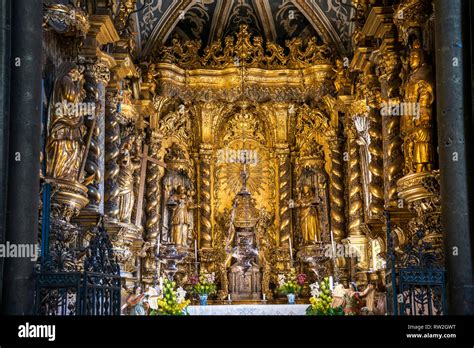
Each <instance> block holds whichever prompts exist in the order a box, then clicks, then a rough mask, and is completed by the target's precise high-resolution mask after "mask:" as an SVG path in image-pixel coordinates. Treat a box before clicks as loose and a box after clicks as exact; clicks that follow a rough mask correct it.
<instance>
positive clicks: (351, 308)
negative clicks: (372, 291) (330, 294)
mask: <svg viewBox="0 0 474 348" xmlns="http://www.w3.org/2000/svg"><path fill="white" fill-rule="evenodd" d="M361 309H362V298H361V294H360V292H359V290H358V288H357V285H356V284H355V283H351V284H350V285H349V290H347V292H346V293H345V294H344V313H346V315H359V314H360V311H361Z"/></svg>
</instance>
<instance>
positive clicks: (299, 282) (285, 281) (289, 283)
mask: <svg viewBox="0 0 474 348" xmlns="http://www.w3.org/2000/svg"><path fill="white" fill-rule="evenodd" d="M305 281H306V275H305V274H298V275H296V272H295V270H294V269H292V270H291V271H290V274H289V275H288V276H285V275H284V274H280V275H278V285H279V287H278V292H279V293H281V294H283V295H289V294H295V295H296V294H299V293H300V292H301V289H302V288H303V285H304V283H305Z"/></svg>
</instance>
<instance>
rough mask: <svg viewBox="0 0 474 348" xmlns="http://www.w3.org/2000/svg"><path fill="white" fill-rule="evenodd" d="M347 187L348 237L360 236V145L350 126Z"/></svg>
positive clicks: (361, 203) (361, 198) (361, 220)
mask: <svg viewBox="0 0 474 348" xmlns="http://www.w3.org/2000/svg"><path fill="white" fill-rule="evenodd" d="M348 138H349V139H348V153H349V168H348V187H349V236H360V235H362V231H361V229H360V225H361V224H362V222H363V197H362V195H363V193H362V185H363V183H362V175H361V166H360V145H359V144H358V142H357V136H356V131H355V129H354V126H353V125H352V124H351V125H350V126H349V130H348Z"/></svg>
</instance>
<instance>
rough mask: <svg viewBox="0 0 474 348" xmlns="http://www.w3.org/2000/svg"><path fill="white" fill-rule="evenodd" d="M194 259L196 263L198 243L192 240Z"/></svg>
mask: <svg viewBox="0 0 474 348" xmlns="http://www.w3.org/2000/svg"><path fill="white" fill-rule="evenodd" d="M194 259H195V260H196V263H197V262H198V242H197V240H196V239H195V240H194Z"/></svg>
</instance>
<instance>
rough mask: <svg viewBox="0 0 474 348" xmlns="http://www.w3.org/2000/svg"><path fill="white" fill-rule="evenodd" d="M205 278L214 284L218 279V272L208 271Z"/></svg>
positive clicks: (207, 281)
mask: <svg viewBox="0 0 474 348" xmlns="http://www.w3.org/2000/svg"><path fill="white" fill-rule="evenodd" d="M204 279H205V280H206V283H209V284H214V281H215V280H216V274H215V273H214V272H212V273H206V274H205V275H204Z"/></svg>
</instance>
